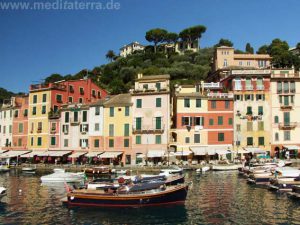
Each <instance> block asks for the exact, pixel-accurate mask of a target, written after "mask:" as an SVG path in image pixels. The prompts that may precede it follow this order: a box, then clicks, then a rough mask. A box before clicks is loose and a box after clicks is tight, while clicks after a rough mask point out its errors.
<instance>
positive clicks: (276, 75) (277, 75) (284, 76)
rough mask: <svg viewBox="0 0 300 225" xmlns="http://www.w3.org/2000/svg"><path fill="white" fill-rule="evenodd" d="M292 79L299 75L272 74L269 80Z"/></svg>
mask: <svg viewBox="0 0 300 225" xmlns="http://www.w3.org/2000/svg"><path fill="white" fill-rule="evenodd" d="M293 77H299V73H293V74H272V75H271V78H293Z"/></svg>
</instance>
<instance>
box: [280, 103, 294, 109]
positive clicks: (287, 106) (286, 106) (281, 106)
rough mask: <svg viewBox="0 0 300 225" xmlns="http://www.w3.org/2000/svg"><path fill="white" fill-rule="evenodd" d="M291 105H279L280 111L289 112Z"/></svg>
mask: <svg viewBox="0 0 300 225" xmlns="http://www.w3.org/2000/svg"><path fill="white" fill-rule="evenodd" d="M293 106H294V105H293V104H291V103H289V104H287V105H286V104H281V105H280V108H281V109H282V110H291V109H293Z"/></svg>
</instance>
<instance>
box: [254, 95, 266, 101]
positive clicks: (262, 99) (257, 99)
mask: <svg viewBox="0 0 300 225" xmlns="http://www.w3.org/2000/svg"><path fill="white" fill-rule="evenodd" d="M264 100H265V95H262V94H257V95H256V101H264Z"/></svg>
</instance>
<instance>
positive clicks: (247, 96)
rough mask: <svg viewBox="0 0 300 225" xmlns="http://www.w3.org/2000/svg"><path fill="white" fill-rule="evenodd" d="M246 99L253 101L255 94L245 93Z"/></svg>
mask: <svg viewBox="0 0 300 225" xmlns="http://www.w3.org/2000/svg"><path fill="white" fill-rule="evenodd" d="M245 100H246V101H253V100H254V95H252V94H251V95H245Z"/></svg>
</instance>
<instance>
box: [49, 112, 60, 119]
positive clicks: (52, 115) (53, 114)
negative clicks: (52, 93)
mask: <svg viewBox="0 0 300 225" xmlns="http://www.w3.org/2000/svg"><path fill="white" fill-rule="evenodd" d="M59 118H60V113H59V112H49V113H48V119H59Z"/></svg>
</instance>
